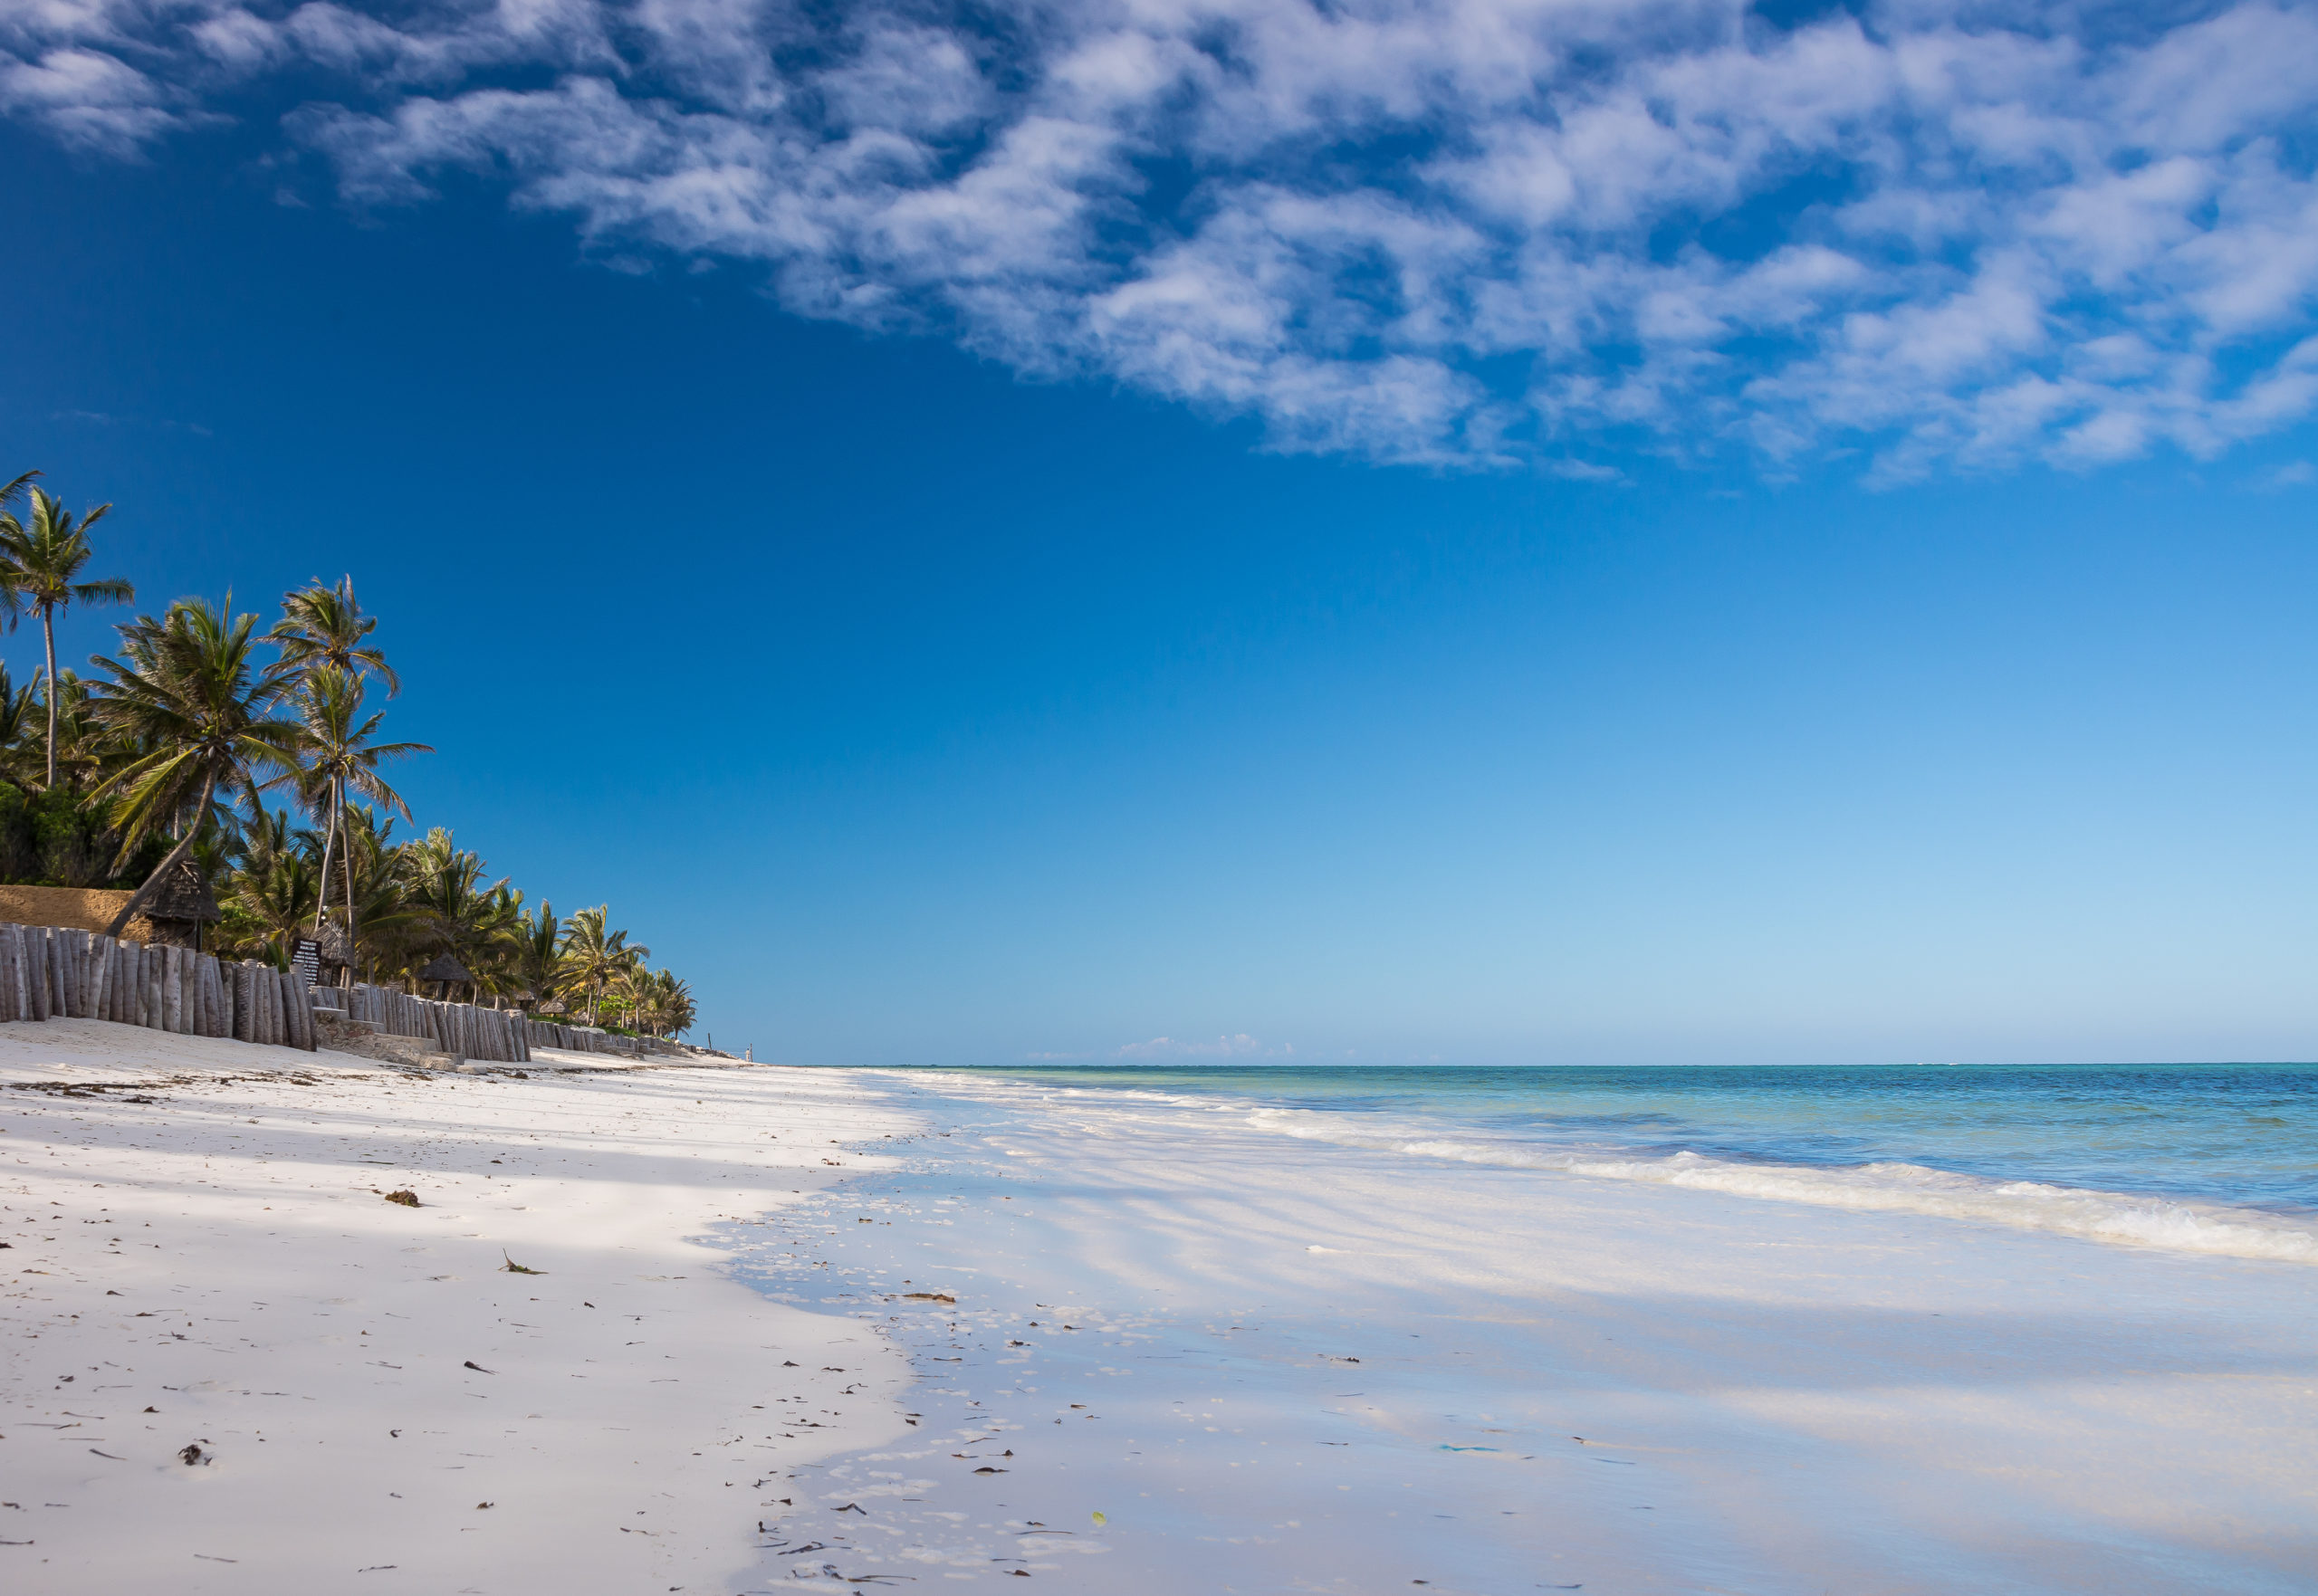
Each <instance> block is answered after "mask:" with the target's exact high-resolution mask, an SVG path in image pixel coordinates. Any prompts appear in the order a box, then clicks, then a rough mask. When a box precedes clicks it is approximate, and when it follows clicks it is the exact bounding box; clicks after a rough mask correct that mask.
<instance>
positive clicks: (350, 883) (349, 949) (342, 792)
mask: <svg viewBox="0 0 2318 1596" xmlns="http://www.w3.org/2000/svg"><path fill="white" fill-rule="evenodd" d="M338 812H339V813H340V814H341V815H343V814H344V813H346V782H345V780H344V779H342V778H341V779H340V781H339V782H338ZM356 930H357V927H356V925H355V923H354V836H353V834H352V833H351V832H349V833H348V834H347V838H346V968H347V969H348V970H352V969H353V968H354V958H355V953H356V950H357V949H358V947H359V944H358V943H357V942H356V941H355V940H354V937H355V932H356Z"/></svg>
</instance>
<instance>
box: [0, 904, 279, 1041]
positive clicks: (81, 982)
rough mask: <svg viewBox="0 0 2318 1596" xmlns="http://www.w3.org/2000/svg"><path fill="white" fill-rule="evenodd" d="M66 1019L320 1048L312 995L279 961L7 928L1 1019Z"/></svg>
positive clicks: (46, 928) (2, 937) (0, 944)
mask: <svg viewBox="0 0 2318 1596" xmlns="http://www.w3.org/2000/svg"><path fill="white" fill-rule="evenodd" d="M51 1018H72V1019H109V1020H112V1021H114V1022H115V1023H117V1024H120V1025H138V1026H144V1027H147V1028H148V1029H151V1030H157V1031H174V1032H176V1033H177V1034H178V1035H181V1036H188V1037H232V1038H234V1039H235V1041H240V1042H256V1043H263V1044H267V1045H271V1046H279V1047H300V1048H303V1049H304V1050H306V1051H307V1052H309V1053H311V1052H312V1051H313V1048H314V1017H313V1012H312V1001H311V998H310V996H309V994H308V993H307V991H306V989H305V988H304V987H302V985H300V984H299V983H298V982H297V980H294V979H293V978H292V977H291V976H288V975H285V974H283V972H282V971H280V970H275V969H273V967H271V966H270V965H264V964H260V963H258V962H257V961H256V960H244V961H243V962H241V963H238V964H235V963H229V962H226V961H225V960H220V959H217V958H216V957H215V956H213V955H211V954H208V953H196V952H195V951H193V950H192V949H190V948H173V947H168V946H166V945H162V944H155V945H154V946H151V947H147V946H145V945H144V944H142V943H139V942H133V941H125V940H124V941H115V940H114V939H113V938H111V937H109V936H106V935H104V934H103V933H102V932H92V931H81V930H77V929H74V928H72V927H70V926H55V925H18V924H15V923H14V922H0V1020H12V1019H51Z"/></svg>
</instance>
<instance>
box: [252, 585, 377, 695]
mask: <svg viewBox="0 0 2318 1596" xmlns="http://www.w3.org/2000/svg"><path fill="white" fill-rule="evenodd" d="M376 630H378V616H367V615H364V614H363V613H362V607H361V605H360V604H359V603H357V602H356V601H355V597H354V578H352V577H340V578H339V579H338V586H337V587H335V588H328V587H324V586H323V585H322V582H321V578H319V577H317V578H315V579H314V580H313V581H311V582H310V583H308V584H307V585H306V586H305V587H303V588H299V589H298V591H296V592H295V593H284V594H283V596H282V618H281V619H280V620H278V621H276V622H274V624H273V631H271V632H269V633H267V634H266V638H267V640H268V641H269V642H271V643H273V645H275V646H276V647H278V648H280V649H281V650H282V660H283V664H287V665H290V666H292V667H294V668H295V669H297V670H299V671H307V670H311V669H312V668H314V667H316V666H319V665H330V666H335V667H336V668H337V669H339V670H341V671H343V672H345V673H346V674H348V675H350V676H357V677H359V676H364V675H370V674H375V675H377V676H378V679H379V680H380V681H382V682H384V683H386V684H387V696H388V698H392V697H394V696H395V695H396V694H397V693H400V692H401V691H402V678H401V677H399V676H398V675H396V674H395V673H394V668H393V667H392V666H391V665H389V664H387V656H386V653H385V651H384V650H382V649H380V648H379V647H378V645H377V644H375V643H366V642H364V641H363V640H364V639H365V638H367V637H369V635H370V634H371V633H372V632H375V631H376Z"/></svg>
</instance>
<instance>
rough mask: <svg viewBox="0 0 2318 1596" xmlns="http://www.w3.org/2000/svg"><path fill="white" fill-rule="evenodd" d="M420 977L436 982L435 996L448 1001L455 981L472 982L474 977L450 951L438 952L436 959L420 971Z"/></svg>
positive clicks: (420, 978)
mask: <svg viewBox="0 0 2318 1596" xmlns="http://www.w3.org/2000/svg"><path fill="white" fill-rule="evenodd" d="M418 979H419V980H423V981H433V982H434V983H435V984H436V989H435V996H436V998H438V999H443V1000H444V1001H446V1002H447V1001H448V1000H449V999H450V996H451V988H452V986H453V984H454V983H464V982H472V981H473V980H474V976H473V975H471V974H469V973H468V971H467V967H466V966H465V965H464V964H462V963H460V962H459V961H458V960H455V959H454V958H452V957H451V956H450V955H449V954H448V953H437V954H436V955H435V958H434V961H433V962H432V963H430V964H428V965H427V967H426V969H424V970H420V971H419V972H418Z"/></svg>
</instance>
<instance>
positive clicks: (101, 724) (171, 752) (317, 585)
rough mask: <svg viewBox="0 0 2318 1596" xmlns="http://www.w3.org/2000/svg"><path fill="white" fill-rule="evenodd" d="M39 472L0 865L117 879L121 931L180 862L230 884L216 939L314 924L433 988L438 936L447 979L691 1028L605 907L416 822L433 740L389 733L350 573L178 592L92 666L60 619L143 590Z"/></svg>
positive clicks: (291, 954)
mask: <svg viewBox="0 0 2318 1596" xmlns="http://www.w3.org/2000/svg"><path fill="white" fill-rule="evenodd" d="M37 476H38V473H32V472H27V473H23V474H21V475H18V476H16V477H14V478H13V479H10V480H8V481H6V482H0V628H5V630H8V631H14V629H16V627H17V626H19V624H20V623H21V622H23V621H24V620H25V619H28V618H32V617H35V616H36V617H38V619H39V620H40V622H41V655H40V658H39V661H38V662H37V664H36V666H35V667H34V674H33V676H32V679H31V680H30V681H28V682H25V683H24V684H23V685H18V682H19V680H20V679H21V677H20V676H19V675H18V674H12V673H11V671H10V670H9V668H8V667H7V665H6V664H0V883H8V884H26V885H42V886H70V887H108V888H113V889H120V890H127V891H128V892H129V901H128V903H127V904H126V905H125V906H124V907H123V908H122V909H121V910H120V913H119V914H118V915H117V916H116V917H115V919H114V921H113V923H112V927H111V929H112V932H113V933H114V934H116V935H118V934H120V932H122V931H123V930H124V929H125V928H126V927H127V925H128V922H129V920H130V919H132V918H133V917H134V916H135V915H136V914H137V913H139V912H140V911H141V910H144V909H145V908H146V907H147V906H148V904H149V903H152V902H153V901H154V900H155V898H156V894H158V893H159V892H160V891H161V890H162V888H163V886H164V884H166V883H168V881H170V880H171V879H172V876H173V874H183V873H184V872H186V871H187V870H189V871H190V872H191V873H192V874H194V875H195V876H196V877H197V878H198V879H199V881H200V883H201V884H204V885H206V887H207V888H208V889H209V891H210V893H211V894H213V895H214V896H215V898H216V909H217V913H218V914H219V916H220V919H219V920H218V922H216V924H215V925H214V926H211V927H209V928H207V929H206V931H205V932H204V933H203V935H204V937H205V939H206V940H205V945H206V946H207V947H209V948H210V949H211V950H212V951H216V952H218V953H221V954H224V955H225V956H227V957H232V958H251V959H257V960H263V962H265V963H267V964H270V965H273V967H275V968H277V969H282V970H287V969H290V968H291V967H292V964H293V962H294V961H295V960H296V959H297V958H298V956H299V951H300V949H301V948H302V946H304V945H306V944H309V943H311V944H313V947H314V951H316V952H317V953H318V954H320V955H321V958H322V959H324V960H327V968H328V969H329V970H330V972H331V973H332V974H333V975H334V976H335V977H336V979H340V980H365V981H370V982H374V983H380V984H388V985H398V986H400V987H402V988H403V989H406V990H408V991H412V992H420V991H426V993H427V995H430V996H431V995H433V994H432V989H431V983H425V982H422V980H421V979H420V977H419V975H418V972H419V971H420V970H423V969H425V968H426V966H427V965H428V964H429V963H430V962H432V961H433V960H436V959H437V958H439V957H442V956H444V955H446V954H447V955H448V956H449V957H450V958H452V959H453V960H455V961H456V962H457V963H459V964H460V965H461V966H463V967H464V968H465V970H467V971H468V972H469V974H470V975H471V976H472V978H473V979H472V980H471V981H469V982H462V983H457V984H458V985H459V986H460V987H462V988H463V989H462V990H460V991H457V992H455V993H454V994H453V995H454V996H457V997H460V998H464V999H468V1000H471V1001H476V1002H489V1003H494V1004H500V1005H512V1006H514V1007H517V1008H523V1009H526V1010H529V1011H532V1012H534V1013H539V1012H541V1011H544V1012H545V1013H547V1014H549V1015H551V1016H555V1017H558V1018H564V1017H569V1018H572V1019H579V1018H581V1017H582V1016H583V1014H584V1018H586V1020H587V1021H588V1022H589V1023H590V1024H600V1025H603V1026H606V1027H610V1028H617V1029H621V1030H626V1031H630V1032H633V1033H635V1034H638V1035H644V1036H654V1037H675V1036H680V1035H682V1034H684V1032H685V1031H686V1030H688V1029H690V1028H691V1027H692V1025H693V1023H694V1012H695V1011H694V997H693V991H692V988H691V986H690V984H689V983H688V982H686V981H685V980H682V979H681V978H680V977H678V976H676V975H675V973H674V972H672V971H670V970H654V969H652V968H650V966H649V963H648V960H649V958H650V954H651V951H650V950H649V949H648V948H646V947H645V946H643V945H642V944H641V943H639V942H637V941H633V940H632V939H631V937H630V935H629V933H628V932H627V931H626V930H624V929H621V928H620V927H619V926H618V925H617V924H615V923H614V922H613V919H612V915H611V911H610V908H609V906H608V905H599V906H597V907H595V908H593V909H585V910H582V911H580V913H577V914H574V915H572V916H570V918H569V919H564V918H561V917H559V916H558V915H557V913H555V910H554V908H553V907H552V905H551V904H550V903H547V902H546V901H545V900H541V901H540V902H539V903H537V904H536V905H534V904H532V903H528V902H527V901H526V899H525V897H524V894H523V893H522V890H521V889H519V888H517V887H516V886H515V885H514V884H512V882H511V881H510V880H509V879H508V878H507V877H505V876H503V875H501V876H493V874H492V873H491V869H490V866H489V865H488V864H487V863H486V861H485V860H484V858H483V856H482V855H480V854H479V853H478V852H476V851H475V850H474V849H472V848H466V847H462V846H459V845H458V843H457V841H456V838H455V835H454V833H453V832H452V831H451V830H450V829H449V828H448V827H430V828H429V829H427V830H426V832H424V833H423V834H411V833H406V834H405V835H403V836H399V837H398V836H397V835H396V830H397V826H398V823H400V824H402V825H405V826H411V825H415V822H414V821H413V817H412V813H411V808H410V805H409V804H408V803H407V801H406V800H405V799H404V798H403V796H402V794H401V793H400V792H399V791H398V790H397V789H396V788H395V786H394V785H393V784H392V783H391V782H390V780H389V779H388V775H389V771H390V770H391V769H392V768H393V767H394V766H396V765H398V764H399V763H400V762H402V761H405V760H410V759H412V758H415V757H417V756H419V755H424V754H429V753H432V752H434V751H435V750H433V749H432V748H431V747H429V746H428V745H427V744H426V743H423V742H417V741H393V740H389V739H388V736H387V734H386V731H385V721H386V710H385V709H384V708H383V707H380V706H379V705H378V703H377V702H375V699H374V693H375V694H376V696H377V697H383V698H386V699H392V698H395V697H396V696H397V695H398V694H399V693H400V692H401V690H402V679H401V677H400V676H399V675H398V674H397V672H396V670H395V668H394V666H393V665H392V664H391V663H390V662H389V660H388V655H387V652H386V649H385V647H384V645H382V643H381V642H380V640H379V637H378V630H379V618H378V616H375V615H372V614H370V613H369V612H368V611H367V610H365V609H364V608H363V607H362V604H361V602H360V600H359V598H358V597H357V596H356V593H355V589H354V581H353V578H351V577H350V576H342V577H340V578H339V579H338V580H337V581H336V582H334V583H325V582H322V581H321V580H319V579H317V580H315V581H312V582H310V583H308V584H307V585H306V586H304V587H302V588H297V589H295V590H293V591H292V592H289V593H285V594H284V595H283V599H282V609H281V615H280V618H279V619H277V620H275V621H273V623H272V624H271V625H270V626H269V625H266V624H264V623H263V619H262V617H261V616H258V615H257V614H255V613H254V612H251V611H244V610H236V609H235V607H234V601H233V598H232V596H231V595H230V594H229V595H227V597H225V600H224V602H223V603H222V604H213V603H212V602H210V601H209V600H207V599H203V598H180V599H177V601H175V602H174V603H172V604H170V605H168V607H166V608H164V609H163V610H162V611H161V612H160V613H159V614H158V616H155V615H139V616H136V617H135V618H134V619H133V620H130V621H127V622H124V623H121V624H120V625H118V626H116V627H115V628H114V629H115V631H116V632H117V634H118V636H119V643H118V645H116V646H115V647H114V648H112V649H111V650H110V652H109V653H104V654H99V655H92V656H91V659H90V662H89V664H90V665H91V671H90V673H89V674H86V675H82V674H78V673H76V672H75V671H73V670H72V669H70V668H64V667H60V666H59V665H58V664H57V661H56V645H55V633H56V627H55V621H56V617H57V616H58V615H59V614H61V613H63V612H66V611H68V610H70V609H72V608H73V607H80V606H87V605H95V604H129V603H133V602H134V601H135V589H134V588H133V587H132V586H131V584H130V583H129V581H128V580H127V579H126V578H114V577H105V578H91V577H89V576H87V575H86V572H87V570H88V569H89V568H90V567H91V565H93V564H94V563H95V562H96V560H97V559H98V550H97V549H96V547H95V543H94V541H93V540H92V539H91V530H92V529H95V528H97V527H98V526H99V524H100V523H101V522H103V521H105V519H106V517H107V516H108V515H109V514H110V511H111V506H110V505H100V506H98V507H97V508H95V509H93V510H90V511H85V512H83V513H81V514H79V515H75V514H72V512H70V511H66V510H65V509H64V508H63V506H62V502H60V501H58V500H57V499H56V498H54V497H53V496H52V495H50V494H49V493H48V492H45V491H44V490H43V489H42V488H40V487H39V486H37V485H36V483H35V479H36V478H37Z"/></svg>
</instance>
